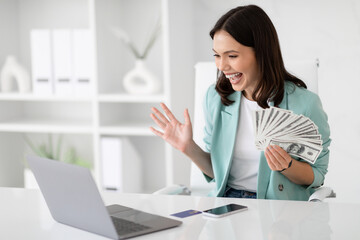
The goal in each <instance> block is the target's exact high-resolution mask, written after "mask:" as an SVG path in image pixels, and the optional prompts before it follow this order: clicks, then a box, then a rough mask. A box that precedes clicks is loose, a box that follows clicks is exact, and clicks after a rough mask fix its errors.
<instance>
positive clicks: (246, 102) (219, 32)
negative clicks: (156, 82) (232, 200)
mask: <svg viewBox="0 0 360 240" xmlns="http://www.w3.org/2000/svg"><path fill="white" fill-rule="evenodd" d="M210 36H211V38H212V39H213V51H214V53H215V54H214V56H215V63H216V66H217V68H218V72H219V74H218V75H219V77H218V79H217V82H216V85H215V86H214V85H212V86H210V87H209V89H208V91H207V93H206V95H205V99H204V113H205V126H204V133H205V137H204V142H205V148H206V151H203V150H202V149H201V148H200V147H199V146H198V145H197V144H196V143H195V142H194V140H193V136H192V125H191V121H190V116H189V113H188V111H187V110H185V112H184V117H185V123H180V122H179V121H178V120H177V119H176V118H175V117H174V115H173V114H172V112H171V111H170V110H169V109H168V108H167V106H166V105H165V104H162V105H161V107H162V108H163V110H164V112H165V115H164V114H162V113H161V112H160V111H159V110H158V109H156V108H152V111H153V113H152V114H151V118H152V119H153V120H154V122H155V123H156V124H157V125H158V126H159V127H160V129H161V130H156V129H154V128H151V130H152V131H153V132H154V133H155V134H156V135H158V136H160V137H162V138H163V139H164V140H165V141H167V142H168V143H170V144H171V145H172V146H173V147H174V148H176V149H178V150H180V151H181V152H183V153H184V154H186V155H187V156H188V157H189V158H190V159H191V160H192V161H193V162H194V163H195V164H196V165H197V166H198V167H199V168H200V170H201V171H202V172H203V173H204V176H205V178H206V179H207V180H208V181H215V183H216V189H214V191H212V192H211V193H210V195H213V196H224V197H245V198H268V199H288V200H308V198H309V196H310V195H311V194H312V193H313V192H314V189H315V188H317V187H319V186H321V185H322V184H323V183H324V179H325V174H326V173H327V167H328V161H329V150H328V147H329V145H330V142H331V140H330V129H329V125H328V122H327V115H326V113H325V112H324V111H323V108H322V104H321V101H320V99H319V97H318V96H317V95H316V94H315V93H313V92H310V91H308V90H307V89H306V85H305V83H304V82H303V81H302V80H300V79H299V78H297V77H295V76H293V75H292V74H290V73H289V72H288V71H287V70H286V69H285V67H284V63H283V60H282V54H281V51H280V46H279V40H278V37H277V33H276V30H275V27H274V26H273V24H272V22H271V20H270V18H269V17H268V16H267V14H266V13H265V12H264V11H263V10H262V9H261V8H259V7H258V6H255V5H248V6H240V7H236V8H234V9H231V10H230V11H228V12H227V13H226V14H225V15H223V16H222V17H221V18H220V19H219V20H218V21H217V22H216V24H215V26H214V28H213V29H212V30H211V31H210ZM270 106H274V107H276V108H281V109H285V110H281V111H279V112H283V113H285V112H287V113H289V112H291V111H292V112H293V113H295V114H296V115H303V116H305V117H307V118H308V119H310V120H311V121H312V122H313V123H314V124H315V125H317V127H314V128H316V129H317V131H318V133H319V136H321V140H322V142H321V143H322V150H319V152H320V151H321V153H320V154H319V157H318V159H317V160H316V162H315V163H313V164H310V163H308V162H305V161H304V159H302V158H301V157H294V156H291V155H290V154H291V152H287V151H286V149H283V148H282V147H280V146H276V145H268V147H266V149H265V151H260V150H258V149H257V148H256V147H255V144H254V142H255V139H254V132H253V131H254V129H255V130H256V128H255V126H254V122H253V118H252V117H253V113H254V112H255V111H258V110H260V109H262V108H269V107H270ZM279 115H281V116H276V117H277V118H276V119H277V121H275V122H271V124H272V126H273V127H274V129H276V132H277V133H279V134H280V136H281V134H284V133H286V131H285V130H286V127H290V128H291V124H293V123H295V122H296V119H299V118H298V117H295V118H294V119H289V118H286V117H285V114H282V113H279ZM269 119H271V116H262V118H261V119H257V120H258V121H261V124H262V125H269V124H270V123H269V121H270V120H269ZM272 119H274V118H272ZM307 133H308V134H310V135H311V134H315V133H312V132H311V131H308V132H307ZM298 134H299V133H298ZM294 136H296V134H294ZM301 140H303V139H298V138H295V137H294V139H293V142H294V143H298V142H299V141H301ZM267 144H269V143H267ZM302 144H303V142H302Z"/></svg>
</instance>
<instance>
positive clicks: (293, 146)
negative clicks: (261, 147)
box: [270, 139, 322, 164]
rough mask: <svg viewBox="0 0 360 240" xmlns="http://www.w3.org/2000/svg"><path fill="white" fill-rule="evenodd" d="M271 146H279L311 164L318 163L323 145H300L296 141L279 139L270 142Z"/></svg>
mask: <svg viewBox="0 0 360 240" xmlns="http://www.w3.org/2000/svg"><path fill="white" fill-rule="evenodd" d="M270 145H278V146H279V147H281V148H282V149H284V150H285V151H286V152H287V153H289V154H290V155H293V156H296V157H299V158H301V159H304V160H305V161H308V162H309V163H311V164H314V163H315V162H316V159H317V158H318V157H319V155H320V153H321V151H322V146H321V145H320V146H318V145H314V144H311V143H300V142H294V141H291V142H289V141H283V140H278V139H273V140H270Z"/></svg>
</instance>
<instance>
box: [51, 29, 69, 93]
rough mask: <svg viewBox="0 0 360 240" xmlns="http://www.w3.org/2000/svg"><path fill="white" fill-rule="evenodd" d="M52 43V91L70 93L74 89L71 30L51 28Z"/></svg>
mask: <svg viewBox="0 0 360 240" xmlns="http://www.w3.org/2000/svg"><path fill="white" fill-rule="evenodd" d="M52 43H53V44H52V45H53V69H54V92H55V94H56V95H72V94H73V93H74V91H73V69H72V68H73V62H72V59H73V58H72V34H71V30H70V29H56V30H53V31H52Z"/></svg>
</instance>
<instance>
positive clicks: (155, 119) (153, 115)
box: [150, 113, 166, 129]
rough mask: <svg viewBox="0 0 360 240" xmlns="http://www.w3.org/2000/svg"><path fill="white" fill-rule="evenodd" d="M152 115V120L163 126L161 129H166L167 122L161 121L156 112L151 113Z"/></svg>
mask: <svg viewBox="0 0 360 240" xmlns="http://www.w3.org/2000/svg"><path fill="white" fill-rule="evenodd" d="M150 117H151V119H152V120H154V122H155V123H156V124H157V125H158V126H159V127H160V128H161V129H165V128H166V124H165V123H164V122H162V121H160V120H159V119H158V118H157V117H156V116H155V114H153V113H151V114H150Z"/></svg>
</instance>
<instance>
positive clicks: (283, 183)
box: [203, 82, 331, 201]
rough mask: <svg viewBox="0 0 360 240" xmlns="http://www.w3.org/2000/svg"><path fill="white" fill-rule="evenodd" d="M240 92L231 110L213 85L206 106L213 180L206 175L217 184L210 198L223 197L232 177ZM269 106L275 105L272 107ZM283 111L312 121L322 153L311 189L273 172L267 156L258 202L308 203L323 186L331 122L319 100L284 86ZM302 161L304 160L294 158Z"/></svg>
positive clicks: (260, 175) (262, 158) (206, 137)
mask: <svg viewBox="0 0 360 240" xmlns="http://www.w3.org/2000/svg"><path fill="white" fill-rule="evenodd" d="M241 96H242V94H241V92H234V93H233V94H231V95H230V96H229V99H231V100H233V101H235V102H234V103H233V104H232V105H230V106H225V105H223V104H222V103H221V100H220V95H219V94H218V93H217V92H216V90H215V87H214V85H212V86H210V87H209V89H208V91H207V93H206V95H205V99H204V102H203V107H204V114H205V122H206V123H205V128H204V142H205V147H206V150H207V151H208V152H209V153H210V156H211V163H212V167H213V171H214V178H213V179H212V178H210V177H209V176H206V175H205V178H206V180H207V181H215V185H216V189H214V190H213V191H211V192H210V194H209V196H218V197H221V196H223V195H224V192H225V190H226V186H227V180H228V177H229V173H230V167H231V161H232V155H233V150H234V144H235V138H236V132H237V127H238V120H239V112H240V111H239V110H240V98H241ZM270 105H273V103H271V104H270ZM279 107H280V108H283V109H288V110H291V111H293V112H294V113H295V114H302V115H304V116H306V117H308V118H310V119H311V120H312V121H313V122H314V123H315V124H316V125H317V126H318V128H319V133H320V134H321V136H322V140H323V151H322V152H321V153H320V155H319V157H318V159H317V160H316V162H315V164H313V165H311V167H312V169H313V171H314V181H313V183H312V184H311V185H310V186H302V185H297V184H295V183H293V182H291V181H290V180H289V179H288V178H286V177H285V176H284V175H282V174H281V173H279V172H277V171H272V170H271V169H270V168H269V166H268V164H267V161H266V158H265V155H264V152H261V154H260V159H259V161H260V162H259V171H258V185H257V198H260V199H281V200H304V201H306V200H308V198H309V196H310V195H311V194H312V193H313V192H314V191H315V188H317V187H320V186H321V185H323V183H324V179H325V174H326V173H327V168H328V164H329V149H328V148H329V145H330V142H331V139H330V128H329V124H328V118H327V115H326V113H325V112H324V110H323V107H322V104H321V101H320V98H319V97H318V95H316V94H315V93H313V92H311V91H308V90H307V89H304V88H300V87H297V86H295V85H294V84H293V83H291V82H286V84H285V94H284V98H283V101H282V102H281V104H280V105H279ZM294 159H296V160H299V161H303V160H302V159H298V158H294Z"/></svg>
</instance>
